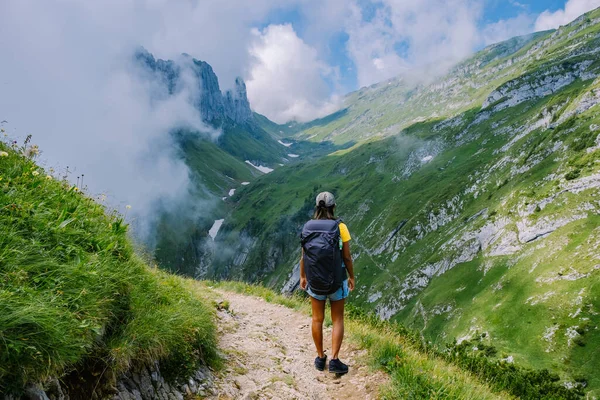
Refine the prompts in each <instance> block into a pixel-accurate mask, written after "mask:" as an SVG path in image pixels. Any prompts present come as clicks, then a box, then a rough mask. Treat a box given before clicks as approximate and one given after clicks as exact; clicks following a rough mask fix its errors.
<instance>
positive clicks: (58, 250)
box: [0, 142, 216, 393]
mask: <svg viewBox="0 0 600 400" xmlns="http://www.w3.org/2000/svg"><path fill="white" fill-rule="evenodd" d="M29 149H30V148H25V147H23V148H17V147H16V146H12V147H9V146H8V145H6V144H4V143H1V142H0V393H2V392H14V391H16V392H18V391H19V390H20V389H21V388H22V387H23V386H24V385H25V384H27V383H30V382H34V383H43V382H44V381H45V380H46V379H48V378H49V377H52V376H59V377H60V376H62V375H64V374H66V373H69V372H73V371H77V370H78V368H83V366H84V364H85V363H87V362H88V361H89V360H92V359H93V360H96V362H97V361H98V360H100V361H101V362H102V363H103V364H105V365H106V368H110V369H111V370H112V371H113V372H116V373H118V372H121V371H124V370H126V369H127V368H129V367H130V366H131V365H132V364H136V363H150V362H153V361H155V360H160V361H162V362H163V363H165V364H167V361H169V362H175V363H178V364H180V365H181V366H182V368H181V369H182V371H183V372H186V371H188V372H190V371H191V370H192V369H194V368H195V367H196V366H197V365H198V364H199V363H201V362H207V363H213V362H215V360H216V339H215V326H214V321H213V315H212V311H211V309H212V308H211V307H210V306H209V303H208V301H207V300H205V299H202V298H201V297H199V296H198V294H197V293H194V288H193V283H192V282H190V281H186V280H184V279H181V278H178V277H175V276H172V275H169V274H167V273H164V272H160V271H158V270H157V269H155V268H149V267H148V265H147V264H146V263H145V262H144V261H143V260H142V259H141V258H140V256H138V255H136V253H135V252H134V250H133V247H132V244H131V243H130V241H129V240H128V237H127V225H126V223H125V221H124V220H123V218H122V217H121V216H120V215H118V214H117V213H112V214H110V215H107V213H106V212H105V208H104V207H103V206H102V205H100V204H99V203H98V202H96V201H94V200H93V199H92V198H90V197H88V196H86V195H85V194H83V193H82V191H81V190H79V189H78V188H76V187H72V186H70V185H69V184H68V183H67V182H66V181H61V180H58V179H56V177H54V176H51V175H47V172H46V171H44V170H42V169H41V168H40V167H38V166H37V165H36V164H35V163H34V162H33V161H32V160H31V159H30V158H29V157H26V156H25V155H24V154H28V155H31V153H30V152H28V150H29ZM33 155H35V154H33Z"/></svg>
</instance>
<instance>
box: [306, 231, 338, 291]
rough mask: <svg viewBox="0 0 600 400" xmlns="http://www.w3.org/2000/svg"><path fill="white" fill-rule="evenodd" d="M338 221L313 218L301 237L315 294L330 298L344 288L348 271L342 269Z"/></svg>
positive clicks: (311, 285)
mask: <svg viewBox="0 0 600 400" xmlns="http://www.w3.org/2000/svg"><path fill="white" fill-rule="evenodd" d="M339 222H340V221H339V220H332V219H313V220H310V221H308V222H307V223H306V224H305V225H304V228H302V234H301V235H300V239H301V243H302V248H303V249H304V270H305V272H306V279H307V280H308V286H309V287H310V289H311V291H312V292H313V293H314V294H318V295H329V294H332V293H335V291H336V290H338V289H339V288H340V287H341V286H342V282H343V281H344V278H345V275H346V269H345V268H344V267H342V250H341V249H340V227H339Z"/></svg>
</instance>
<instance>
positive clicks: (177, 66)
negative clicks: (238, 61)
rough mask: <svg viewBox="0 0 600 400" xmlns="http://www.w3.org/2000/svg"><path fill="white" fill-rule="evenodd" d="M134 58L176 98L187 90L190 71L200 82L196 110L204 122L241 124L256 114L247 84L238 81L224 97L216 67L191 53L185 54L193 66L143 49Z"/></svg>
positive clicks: (137, 51)
mask: <svg viewBox="0 0 600 400" xmlns="http://www.w3.org/2000/svg"><path fill="white" fill-rule="evenodd" d="M134 57H135V60H136V62H137V63H138V64H139V65H141V66H142V67H144V68H145V69H146V70H149V71H150V72H151V73H152V74H154V75H155V78H156V79H160V80H161V81H163V83H164V84H165V85H167V88H168V91H169V94H175V93H177V92H179V91H180V90H181V89H182V88H183V87H185V85H186V82H184V81H183V80H182V79H181V73H182V69H184V68H189V70H190V71H191V73H192V74H193V75H194V76H195V77H196V79H197V84H198V88H197V89H198V90H199V92H200V95H199V96H198V100H197V101H196V103H195V106H196V108H197V109H198V111H199V112H200V115H201V117H202V120H203V121H204V122H209V123H215V122H218V121H225V120H227V119H229V120H231V121H233V122H235V123H238V124H241V123H245V122H247V121H248V120H249V119H250V117H251V115H252V111H251V109H250V102H249V101H248V96H247V92H246V83H245V82H244V80H243V79H242V78H240V77H238V78H236V80H235V85H234V87H233V89H231V90H228V91H226V92H225V93H222V92H221V88H220V86H219V79H218V77H217V75H216V74H215V72H214V71H213V68H212V66H211V65H210V64H209V63H207V62H205V61H201V60H197V59H195V58H193V57H191V56H190V55H189V54H187V53H183V54H182V58H183V59H184V60H186V61H188V60H190V61H191V62H184V63H181V62H175V61H172V60H161V59H158V58H155V57H154V55H152V53H150V52H149V51H148V50H146V49H145V48H144V47H141V46H140V47H139V48H137V49H136V51H135V54H134Z"/></svg>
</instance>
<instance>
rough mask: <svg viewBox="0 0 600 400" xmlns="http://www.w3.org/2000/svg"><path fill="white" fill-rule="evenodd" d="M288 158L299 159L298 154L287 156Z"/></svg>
mask: <svg viewBox="0 0 600 400" xmlns="http://www.w3.org/2000/svg"><path fill="white" fill-rule="evenodd" d="M288 157H292V158H298V157H300V156H299V155H298V154H288Z"/></svg>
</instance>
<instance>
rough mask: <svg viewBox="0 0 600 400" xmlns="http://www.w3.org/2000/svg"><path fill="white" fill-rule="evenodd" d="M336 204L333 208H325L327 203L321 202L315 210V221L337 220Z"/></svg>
mask: <svg viewBox="0 0 600 400" xmlns="http://www.w3.org/2000/svg"><path fill="white" fill-rule="evenodd" d="M334 209H335V204H334V205H332V206H331V207H327V206H325V201H324V200H321V201H319V205H318V206H317V207H316V208H315V215H314V216H313V219H335V216H334Z"/></svg>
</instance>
